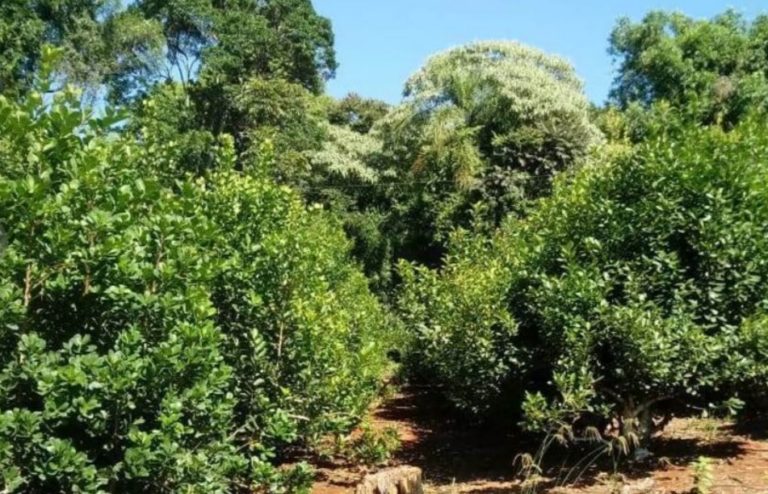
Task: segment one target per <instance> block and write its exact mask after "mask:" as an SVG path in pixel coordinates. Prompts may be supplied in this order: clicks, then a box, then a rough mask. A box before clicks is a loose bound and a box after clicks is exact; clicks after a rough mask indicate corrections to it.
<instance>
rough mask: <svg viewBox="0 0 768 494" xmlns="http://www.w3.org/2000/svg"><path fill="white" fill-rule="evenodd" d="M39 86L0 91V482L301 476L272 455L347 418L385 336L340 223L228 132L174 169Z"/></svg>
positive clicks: (54, 484) (169, 157)
mask: <svg viewBox="0 0 768 494" xmlns="http://www.w3.org/2000/svg"><path fill="white" fill-rule="evenodd" d="M44 99H45V98H43V96H42V94H41V93H32V94H30V95H29V96H28V97H27V98H26V99H25V100H24V101H23V102H21V103H19V104H16V103H13V102H10V101H8V100H5V99H2V100H0V161H2V163H3V167H2V171H0V211H2V215H1V216H0V222H1V225H2V227H3V228H4V230H5V232H6V236H7V241H8V245H7V248H5V249H4V250H3V252H2V255H1V256H0V478H2V482H1V483H2V489H3V490H5V491H7V492H40V493H43V492H201V493H203V492H205V493H211V492H233V491H239V490H243V491H248V492H250V491H249V489H250V488H252V487H253V488H256V487H259V488H261V489H268V490H271V491H282V490H286V489H292V488H294V487H297V486H300V485H303V483H304V482H306V480H307V479H306V476H305V475H302V472H303V470H302V469H301V468H299V469H293V470H278V469H276V468H275V467H274V466H273V464H275V463H276V462H278V461H279V460H280V456H279V455H280V452H281V450H282V448H283V447H285V446H288V445H296V444H299V445H301V444H306V443H307V442H309V441H311V440H313V439H314V438H315V437H317V436H319V435H322V434H324V433H328V432H336V431H343V430H347V429H348V428H350V427H351V426H353V425H354V424H355V423H356V420H357V419H358V418H359V415H360V414H361V413H362V412H363V411H364V410H365V408H366V406H367V405H368V404H369V402H370V400H371V399H372V397H373V395H374V394H375V393H376V391H377V389H378V384H379V379H380V377H381V375H382V373H383V371H384V370H385V367H386V365H387V363H386V362H387V361H386V358H385V351H386V348H387V347H386V345H387V341H388V338H389V335H390V334H392V333H394V329H393V325H391V324H390V323H389V321H388V316H387V315H386V313H385V312H384V311H383V309H382V308H381V307H380V305H379V304H378V302H377V301H376V299H375V298H374V297H373V296H372V295H371V294H370V292H369V291H368V287H367V282H366V280H365V278H364V277H363V275H362V274H361V273H360V272H358V270H357V269H356V267H355V266H354V265H353V264H351V263H350V261H349V259H348V252H349V245H348V241H347V240H346V239H345V237H344V234H343V232H342V230H341V228H340V227H339V226H338V225H337V224H336V222H335V221H333V220H331V219H329V218H328V217H327V215H326V214H325V213H323V212H322V211H318V210H307V209H306V208H305V207H304V206H303V205H302V204H301V202H300V200H299V199H298V197H297V195H296V194H295V193H293V192H292V191H290V190H289V189H287V188H283V187H278V186H276V185H273V184H271V183H269V182H266V181H264V180H260V179H256V178H249V177H247V176H244V175H242V174H240V173H236V172H234V171H232V170H231V169H232V167H233V162H234V159H233V156H234V155H233V151H232V146H231V141H228V140H227V139H226V138H221V139H219V143H218V144H217V145H216V146H215V147H213V148H212V149H214V150H215V151H216V157H215V161H214V162H215V163H217V169H216V170H214V171H210V172H208V173H205V174H203V176H202V177H198V178H192V177H191V176H190V178H186V177H185V175H184V174H183V172H179V170H182V171H183V170H184V165H183V164H182V163H178V162H177V161H176V160H177V159H178V157H179V156H183V155H184V151H185V150H184V149H180V146H183V144H182V143H175V142H155V141H152V139H151V136H145V137H143V138H142V139H139V140H137V139H134V138H131V137H126V136H120V135H118V134H116V133H113V132H110V128H112V125H113V124H114V123H116V122H117V120H118V119H119V118H120V117H119V116H115V115H111V114H110V113H109V111H108V112H107V117H106V118H96V117H94V116H93V115H90V114H89V113H88V112H85V111H83V110H81V109H80V108H79V105H78V104H77V100H78V99H77V95H76V94H73V93H71V92H67V93H64V94H56V95H54V96H53V99H52V101H44ZM196 171H197V170H196ZM276 455H277V456H276Z"/></svg>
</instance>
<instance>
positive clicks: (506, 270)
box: [402, 122, 768, 434]
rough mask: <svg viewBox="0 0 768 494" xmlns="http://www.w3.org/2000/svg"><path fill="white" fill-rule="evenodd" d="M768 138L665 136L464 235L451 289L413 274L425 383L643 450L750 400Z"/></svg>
mask: <svg viewBox="0 0 768 494" xmlns="http://www.w3.org/2000/svg"><path fill="white" fill-rule="evenodd" d="M765 136H766V128H765V125H764V124H762V123H758V122H748V123H745V124H742V125H740V126H739V127H737V128H736V129H734V130H733V131H732V132H730V133H725V132H723V131H721V130H718V129H711V128H698V127H685V126H683V127H679V126H678V125H676V124H674V123H670V124H669V125H668V126H667V127H666V130H665V131H663V132H661V133H660V135H657V136H653V137H650V138H649V139H648V140H647V141H646V142H645V143H643V144H641V145H638V146H637V147H636V148H635V149H633V150H632V151H631V152H629V153H625V154H624V155H619V156H618V157H616V158H614V159H613V160H610V161H607V162H606V161H605V160H604V159H600V158H595V159H593V161H592V162H591V163H590V164H589V165H588V166H585V167H584V168H583V169H581V170H579V171H578V172H576V173H575V174H574V175H573V176H572V177H568V178H563V179H562V180H561V181H559V183H558V184H557V187H556V189H555V192H554V194H553V196H552V197H551V198H548V199H545V200H543V201H542V202H541V203H540V204H539V205H538V206H537V207H536V209H535V211H534V212H532V213H531V215H530V216H529V217H528V218H527V219H526V220H525V221H524V222H517V221H510V222H509V223H508V224H507V225H506V226H505V228H503V229H502V231H501V232H499V233H498V234H497V235H496V237H495V238H493V240H485V239H482V238H469V239H466V238H463V237H462V236H461V235H460V236H458V237H457V238H456V245H455V248H454V250H453V251H452V255H451V257H449V261H448V262H447V264H446V267H445V268H444V269H443V270H442V272H441V273H439V274H438V273H435V272H432V271H429V270H426V269H423V268H420V269H416V270H414V268H411V267H408V266H406V269H405V272H406V278H407V280H408V282H407V286H406V289H405V292H404V296H403V300H402V303H403V306H404V308H405V313H406V314H407V319H406V320H407V321H408V325H409V327H412V328H414V330H415V338H416V342H415V345H416V352H417V356H418V360H419V362H421V363H422V365H423V366H424V367H425V368H426V369H423V370H422V372H427V373H429V375H431V376H432V377H433V378H434V379H436V380H437V381H438V382H440V383H442V384H444V385H445V386H446V389H447V391H448V395H449V397H451V399H452V400H453V401H454V402H455V403H456V404H457V405H459V406H460V407H461V408H464V409H466V410H468V411H471V412H476V413H480V412H484V411H486V410H488V409H489V408H491V407H492V406H493V405H494V403H498V402H503V401H512V402H514V403H521V401H520V399H521V397H522V396H521V394H522V393H524V394H525V400H524V402H523V403H522V410H523V411H524V412H525V417H524V420H525V424H526V425H527V426H530V427H532V428H537V429H542V428H544V429H546V428H547V427H550V426H551V425H552V424H560V423H563V422H565V423H571V421H572V420H574V419H576V418H578V419H580V420H582V423H586V424H594V423H595V420H598V422H597V423H598V424H602V425H603V426H605V425H607V424H608V423H609V422H607V420H608V419H611V418H613V417H617V418H618V420H619V422H620V423H621V425H622V431H623V432H625V433H628V432H635V433H642V434H648V433H650V428H651V422H650V419H651V416H652V415H651V413H653V412H657V411H659V410H660V409H661V410H663V408H659V407H661V406H662V405H670V404H672V403H674V400H680V401H682V402H683V403H687V404H693V403H697V402H703V403H706V401H704V400H705V399H706V398H710V399H713V398H714V397H721V398H725V397H728V396H731V395H730V394H729V393H733V392H735V391H738V390H742V394H744V392H745V391H746V390H750V389H754V388H752V387H749V386H746V385H747V384H755V383H756V382H758V381H759V380H761V379H764V378H765V375H764V374H763V373H764V371H765V364H766V361H765V354H764V353H763V350H761V348H762V346H763V345H762V344H759V345H756V342H757V341H761V340H762V339H763V338H764V337H765V335H764V334H763V331H764V321H765V315H764V314H765V310H766V307H768V298H767V297H766V293H768V241H766V239H768V235H767V234H768V189H766V188H765V183H766V180H767V179H768V167H767V166H766V164H767V163H768V141H766V138H765ZM694 348H695V349H696V351H695V352H694V351H691V350H692V349H694ZM638 427H639V430H638ZM601 430H602V429H601Z"/></svg>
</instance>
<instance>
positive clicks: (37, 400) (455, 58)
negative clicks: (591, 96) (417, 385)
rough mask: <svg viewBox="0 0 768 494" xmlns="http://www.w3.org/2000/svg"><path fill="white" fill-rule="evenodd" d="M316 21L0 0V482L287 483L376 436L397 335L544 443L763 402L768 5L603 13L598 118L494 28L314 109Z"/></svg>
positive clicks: (562, 65)
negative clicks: (752, 14) (697, 12)
mask: <svg viewBox="0 0 768 494" xmlns="http://www.w3.org/2000/svg"><path fill="white" fill-rule="evenodd" d="M333 42H334V36H333V31H332V29H331V23H330V21H329V20H328V19H326V18H324V17H322V16H321V15H319V14H318V13H317V12H316V11H315V10H314V7H313V5H312V2H311V1H310V0H135V1H131V2H118V1H111V0H109V1H108V0H55V1H54V0H34V1H21V0H5V1H3V2H0V163H2V165H0V491H1V492H18V493H22V492H23V493H35V494H36V493H41V494H42V493H48V492H93V493H103V492H115V493H117V492H121V493H122V492H127V493H133V492H153V493H154V492H160V493H164V492H167V493H177V492H185V493H190V492H195V493H197V492H200V493H209V492H214V493H215V492H220V493H246V492H275V493H280V492H286V493H287V492H296V491H302V490H306V487H307V483H308V481H309V480H310V477H309V473H310V472H309V469H308V468H307V466H306V465H305V464H304V463H301V462H299V461H298V460H297V458H299V457H301V456H302V455H306V454H313V453H315V454H319V455H324V454H330V455H334V454H340V455H342V456H346V457H348V458H357V459H359V460H361V461H364V462H368V463H372V464H373V463H379V462H381V461H384V460H386V459H387V458H388V457H389V454H390V449H391V448H392V447H394V444H396V443H397V441H396V438H395V435H396V434H395V433H394V432H392V431H386V430H385V431H377V430H375V429H374V428H371V427H370V426H368V425H366V423H365V422H361V420H362V418H363V417H364V415H365V413H366V411H367V410H368V408H369V407H370V406H371V404H372V403H373V402H374V400H375V398H376V397H377V393H378V392H379V391H380V390H381V388H382V381H383V380H384V379H385V378H386V377H387V376H389V375H390V371H391V370H392V366H391V362H390V361H389V360H388V359H387V358H386V355H387V354H389V355H390V356H391V357H393V358H394V359H395V360H398V359H399V357H402V361H403V362H404V364H405V365H404V366H403V368H402V375H403V377H404V378H406V379H412V380H421V382H424V383H426V384H427V385H429V386H431V387H433V388H434V389H436V390H439V391H440V392H442V393H444V394H445V396H446V397H447V398H448V399H449V401H450V402H451V403H453V404H454V405H455V406H456V408H457V409H458V410H459V411H461V412H462V413H465V414H467V415H469V416H471V417H473V418H475V419H480V420H483V419H487V418H498V417H499V416H501V417H503V418H504V419H505V420H507V421H513V422H515V423H517V424H519V425H521V426H522V427H523V428H525V429H528V430H530V431H537V432H542V431H546V432H552V431H557V433H559V434H562V433H563V432H564V431H566V432H568V433H569V434H573V433H577V432H579V431H582V432H585V434H586V436H589V437H592V438H594V437H596V436H600V435H603V437H606V435H607V436H610V437H613V438H616V437H621V438H624V439H626V440H627V441H628V443H627V444H629V443H632V444H636V443H634V442H633V441H634V440H637V441H643V440H647V439H648V437H649V435H650V434H651V432H652V431H653V429H654V428H658V427H661V426H663V425H664V423H665V420H666V418H668V417H669V416H670V413H671V412H675V413H677V412H680V411H685V410H690V408H691V407H705V406H707V407H709V406H712V404H714V403H720V402H725V403H728V404H729V406H735V405H738V404H739V403H742V401H744V402H747V403H748V404H749V405H750V406H752V407H754V408H758V409H759V408H764V407H765V403H766V402H767V400H766V399H767V398H768V394H767V393H766V387H765V383H766V379H768V295H767V294H768V188H767V187H766V185H765V184H766V183H768V125H766V123H765V110H766V108H765V104H766V101H768V84H767V83H766V77H767V75H768V17H766V16H760V17H757V18H755V19H753V20H747V19H745V18H743V17H741V16H740V15H738V14H736V13H734V12H732V11H728V12H726V13H724V14H722V15H720V16H717V17H715V18H713V19H711V20H695V19H691V18H688V17H685V16H684V15H682V14H672V13H664V12H652V13H650V14H648V15H647V16H646V17H645V18H644V19H642V20H641V21H640V22H632V21H629V20H627V19H622V20H619V22H618V23H617V25H616V28H615V29H614V31H613V33H612V34H611V38H610V52H611V54H612V55H613V57H614V59H615V61H616V62H618V67H617V68H618V71H617V77H616V79H615V83H614V87H613V91H612V94H611V97H610V100H609V102H608V104H606V105H604V106H601V107H598V106H595V105H590V103H589V102H588V101H587V98H586V96H585V95H584V92H583V88H582V83H581V81H580V80H579V78H578V77H577V75H576V73H575V71H574V69H573V68H572V67H571V66H570V64H569V63H568V62H566V61H565V60H564V59H561V58H559V57H557V56H553V55H549V54H546V53H544V52H541V51H539V50H537V49H535V48H531V47H527V46H525V45H522V44H519V43H516V42H510V41H484V42H475V43H471V44H467V45H464V46H459V47H455V48H452V49H450V50H447V51H445V52H442V53H438V54H436V55H434V56H433V57H431V58H429V59H428V60H427V62H426V63H425V65H424V66H423V67H422V68H421V69H420V70H419V71H417V72H416V73H415V74H414V75H413V76H412V77H411V78H409V79H408V81H406V83H405V90H404V97H403V100H402V101H401V102H400V103H399V104H395V105H394V106H390V105H389V104H387V103H384V102H381V101H378V100H374V99H367V98H364V97H362V96H360V95H358V94H356V93H351V94H349V95H348V96H347V97H345V98H342V99H338V100H336V99H334V98H331V97H330V96H328V95H326V94H324V85H325V81H326V80H327V79H329V78H331V77H333V75H334V73H335V71H336V68H337V62H336V54H335V51H334V46H333ZM50 45H52V46H53V48H52V47H51V46H50ZM89 100H90V101H91V102H95V107H96V108H98V111H92V110H88V109H87V105H84V104H83V102H84V101H89ZM118 108H119V109H118ZM355 427H358V428H359V429H358V430H357V434H351V435H346V434H347V433H349V432H350V431H351V430H353V429H354V428H355ZM329 445H335V446H334V447H331V448H329V447H328V446H329ZM329 451H330V453H329Z"/></svg>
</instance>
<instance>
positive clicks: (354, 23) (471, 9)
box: [314, 0, 768, 103]
mask: <svg viewBox="0 0 768 494" xmlns="http://www.w3.org/2000/svg"><path fill="white" fill-rule="evenodd" d="M314 5H315V9H316V10H317V11H318V12H319V13H320V14H322V15H324V16H326V17H329V18H330V19H331V21H333V28H334V32H335V33H336V52H337V57H338V61H339V63H340V66H339V70H338V72H337V74H336V79H334V80H332V81H330V82H329V84H328V91H329V92H330V93H331V94H332V95H334V96H343V95H344V94H346V93H347V92H350V91H355V92H358V93H360V94H362V95H363V96H368V97H374V98H379V99H383V100H385V101H388V102H390V103H395V102H397V101H399V99H400V94H401V91H402V87H403V83H404V82H405V79H406V78H407V77H408V76H409V75H410V74H411V73H412V72H414V71H415V70H416V69H418V68H419V67H420V66H421V65H422V63H423V62H424V61H425V60H426V58H427V57H428V56H429V55H430V54H432V53H435V52H438V51H441V50H444V49H446V48H450V47H452V46H456V45H459V44H463V43H467V42H471V41H477V40H484V39H512V40H517V41H521V42H523V43H526V44H529V45H533V46H536V47H538V48H541V49H543V50H545V51H548V52H551V53H557V54H559V55H562V56H564V57H565V58H567V59H568V60H570V61H571V63H573V65H574V66H575V67H576V71H577V72H578V73H579V75H580V76H581V78H582V79H583V80H584V82H585V87H586V91H587V94H588V95H589V97H590V99H592V101H594V102H596V103H602V102H603V101H604V100H605V97H606V95H607V94H608V89H609V87H610V84H611V80H612V79H613V75H612V69H613V67H612V64H611V58H610V56H609V55H608V53H607V48H608V35H609V34H610V32H611V29H612V27H613V25H614V23H615V21H616V19H617V18H619V17H621V16H628V17H630V18H632V19H634V20H639V19H641V18H642V17H643V15H644V14H645V13H646V12H648V11H649V10H653V9H664V10H677V11H681V12H684V13H686V14H688V15H690V16H692V17H711V16H713V15H715V14H717V13H719V12H722V11H723V10H725V9H726V8H728V7H732V8H734V9H736V10H738V11H739V12H742V13H743V14H745V15H746V16H748V17H754V16H755V15H757V14H759V13H765V12H768V2H766V0H732V1H731V2H728V3H727V2H723V1H722V0H721V1H715V0H677V1H672V0H670V1H664V0H622V1H619V0H314Z"/></svg>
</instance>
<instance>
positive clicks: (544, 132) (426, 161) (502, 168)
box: [379, 42, 599, 266]
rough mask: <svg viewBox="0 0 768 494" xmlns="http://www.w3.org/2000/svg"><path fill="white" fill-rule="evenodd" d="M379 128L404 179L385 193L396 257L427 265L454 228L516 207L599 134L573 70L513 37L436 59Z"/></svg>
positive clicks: (488, 221)
mask: <svg viewBox="0 0 768 494" xmlns="http://www.w3.org/2000/svg"><path fill="white" fill-rule="evenodd" d="M380 127H381V128H380V130H379V131H380V133H381V134H382V139H383V141H384V146H385V151H386V153H385V156H384V157H383V159H384V160H385V162H389V163H392V164H393V166H394V167H396V168H397V169H398V171H399V173H398V175H397V177H396V180H397V181H398V182H402V183H403V186H402V187H398V188H396V189H395V190H394V191H393V192H392V193H391V196H392V199H391V200H392V201H393V202H394V204H395V206H394V207H393V210H394V211H393V213H394V214H393V215H392V218H391V220H390V225H389V226H390V231H389V232H388V235H389V236H390V237H391V238H392V239H393V241H394V242H396V245H395V254H396V256H398V257H405V258H407V259H411V260H418V261H420V262H423V263H426V264H428V265H433V266H435V265H438V264H439V262H440V258H441V256H442V253H443V250H444V244H445V241H446V239H447V235H448V233H449V232H450V231H451V230H452V229H453V228H456V227H462V226H463V227H467V226H470V225H474V226H476V227H477V228H485V229H492V228H494V227H495V226H496V225H498V224H499V223H500V222H501V220H502V219H503V218H504V216H505V215H507V214H509V213H512V212H518V213H519V212H521V211H522V210H523V209H524V208H525V205H526V202H527V201H528V200H530V199H532V198H536V197H540V196H541V195H543V194H546V193H547V191H548V190H549V187H550V183H551V180H552V177H553V176H554V174H555V173H556V172H558V171H560V170H563V169H565V168H568V167H569V166H571V165H572V164H573V163H575V162H577V161H578V160H579V159H581V158H582V157H583V156H584V155H585V153H586V152H587V150H588V149H589V148H590V146H591V145H592V144H594V143H596V142H598V140H599V132H598V131H597V130H596V128H595V127H594V126H593V125H592V124H591V123H590V121H589V117H588V103H587V99H586V97H585V96H584V94H583V91H582V86H581V81H579V79H578V78H577V77H576V75H575V73H574V71H573V68H572V67H571V66H570V65H569V64H568V63H567V62H566V61H564V60H562V59H560V58H558V57H554V56H551V55H547V54H545V53H543V52H540V51H538V50H536V49H533V48H529V47H527V46H524V45H521V44H518V43H512V42H482V43H473V44H470V45H466V46H462V47H458V48H455V49H452V50H449V51H447V52H445V53H440V54H438V55H435V56H434V57H432V58H431V59H429V60H428V61H427V63H426V64H425V66H424V67H423V68H422V69H421V70H419V71H418V72H417V73H416V74H414V75H413V76H412V77H411V78H410V79H409V80H408V81H407V83H406V86H405V100H404V102H403V103H402V104H401V105H400V106H399V107H397V108H395V109H394V110H393V111H392V112H391V113H390V114H389V115H388V116H387V117H386V118H385V119H384V120H383V121H382V122H381V124H380Z"/></svg>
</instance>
